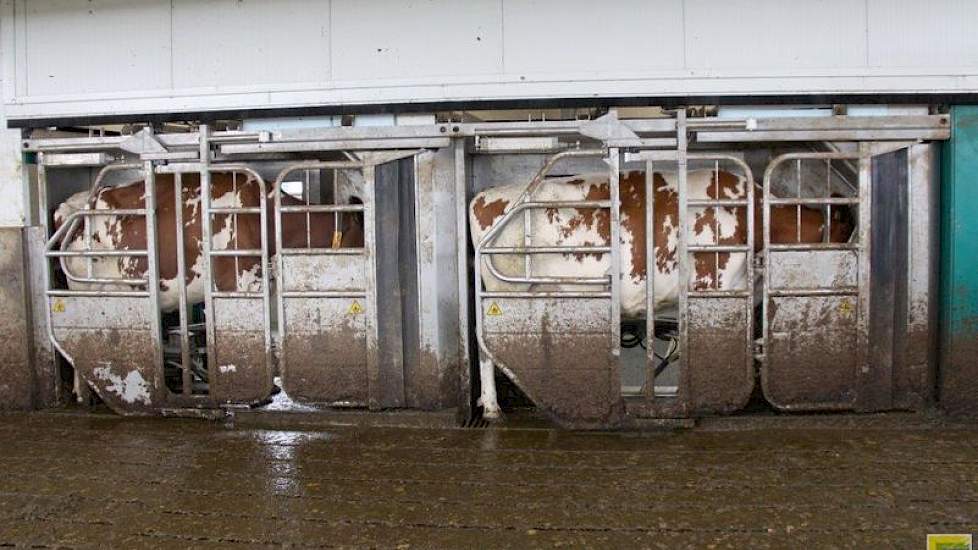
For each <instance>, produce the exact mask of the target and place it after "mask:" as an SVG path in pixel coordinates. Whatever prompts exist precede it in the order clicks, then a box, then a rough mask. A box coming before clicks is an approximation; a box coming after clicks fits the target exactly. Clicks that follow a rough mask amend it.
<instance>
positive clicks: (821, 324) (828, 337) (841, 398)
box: [762, 296, 860, 410]
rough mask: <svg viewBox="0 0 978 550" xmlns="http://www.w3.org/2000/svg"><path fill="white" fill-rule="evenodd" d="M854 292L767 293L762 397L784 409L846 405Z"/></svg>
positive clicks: (854, 342)
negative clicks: (813, 294)
mask: <svg viewBox="0 0 978 550" xmlns="http://www.w3.org/2000/svg"><path fill="white" fill-rule="evenodd" d="M855 302H856V300H855V297H853V296H823V297H784V298H771V299H770V301H769V307H768V308H767V312H768V313H767V315H768V319H767V322H768V336H767V342H766V350H765V352H766V355H767V358H768V359H767V363H766V365H765V368H764V369H763V370H762V381H763V384H764V396H765V397H766V398H767V399H768V400H769V401H770V402H771V403H772V404H773V405H774V406H776V407H778V408H780V409H786V410H818V409H848V408H852V407H854V406H855V404H856V398H857V384H856V383H857V375H858V369H859V364H860V353H859V342H858V340H859V339H858V317H859V313H858V312H857V309H856V305H855Z"/></svg>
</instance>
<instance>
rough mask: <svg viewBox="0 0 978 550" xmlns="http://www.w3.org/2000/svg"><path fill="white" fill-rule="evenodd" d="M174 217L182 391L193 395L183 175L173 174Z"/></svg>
mask: <svg viewBox="0 0 978 550" xmlns="http://www.w3.org/2000/svg"><path fill="white" fill-rule="evenodd" d="M173 195H174V199H173V202H174V204H173V208H174V210H173V215H174V222H175V224H174V225H175V226H176V233H177V234H176V239H177V292H178V293H179V295H178V298H179V301H180V306H179V307H180V310H179V311H180V363H181V366H182V367H183V370H182V371H181V373H180V375H181V389H182V392H183V394H184V395H190V394H192V393H193V380H192V379H191V376H190V372H191V370H190V328H189V325H190V322H189V320H188V315H189V313H188V311H187V259H186V256H185V254H186V252H185V250H184V242H183V237H184V228H183V174H181V173H179V172H177V173H176V174H173Z"/></svg>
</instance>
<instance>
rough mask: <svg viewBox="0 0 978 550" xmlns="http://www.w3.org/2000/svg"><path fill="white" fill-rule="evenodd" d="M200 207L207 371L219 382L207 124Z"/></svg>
mask: <svg viewBox="0 0 978 550" xmlns="http://www.w3.org/2000/svg"><path fill="white" fill-rule="evenodd" d="M199 135H200V144H199V145H200V205H201V216H200V220H201V227H200V234H201V240H202V241H203V243H202V244H203V246H202V249H201V254H203V255H204V262H203V263H204V273H203V278H204V315H205V317H206V319H205V321H206V323H205V327H206V337H207V370H208V371H209V373H210V376H209V379H210V380H217V364H218V358H217V357H216V350H217V346H216V345H215V341H214V338H215V335H214V323H215V321H216V319H215V318H214V300H213V297H212V292H213V290H214V289H213V286H214V281H213V280H212V278H211V272H212V269H211V244H212V243H211V229H212V228H211V167H210V164H211V155H210V128H209V127H208V126H207V125H206V124H201V125H200V134H199Z"/></svg>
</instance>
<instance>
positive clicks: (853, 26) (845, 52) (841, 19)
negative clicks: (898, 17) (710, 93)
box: [686, 0, 866, 70]
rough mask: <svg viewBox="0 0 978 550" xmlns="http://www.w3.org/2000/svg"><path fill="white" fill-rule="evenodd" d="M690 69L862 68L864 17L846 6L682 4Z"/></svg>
mask: <svg viewBox="0 0 978 550" xmlns="http://www.w3.org/2000/svg"><path fill="white" fill-rule="evenodd" d="M686 28H687V29H688V31H687V41H686V46H687V64H688V66H689V67H691V68H697V69H709V70H723V69H741V68H750V69H767V70H771V69H791V70H794V69H803V68H850V67H860V66H864V65H865V63H866V13H865V9H864V5H863V3H862V2H852V1H851V0H805V1H785V0H726V1H724V2H717V1H716V0H687V2H686Z"/></svg>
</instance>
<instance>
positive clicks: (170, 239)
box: [54, 173, 363, 312]
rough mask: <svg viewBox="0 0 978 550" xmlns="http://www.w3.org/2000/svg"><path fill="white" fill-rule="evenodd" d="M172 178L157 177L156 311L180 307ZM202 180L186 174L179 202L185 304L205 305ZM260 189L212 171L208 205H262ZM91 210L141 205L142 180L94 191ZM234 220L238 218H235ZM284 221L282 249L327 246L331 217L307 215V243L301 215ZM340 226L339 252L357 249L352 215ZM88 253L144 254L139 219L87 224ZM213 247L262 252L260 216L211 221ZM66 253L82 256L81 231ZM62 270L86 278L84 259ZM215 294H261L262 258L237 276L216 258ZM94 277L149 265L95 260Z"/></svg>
mask: <svg viewBox="0 0 978 550" xmlns="http://www.w3.org/2000/svg"><path fill="white" fill-rule="evenodd" d="M173 178H174V176H173V175H172V174H160V175H158V176H157V177H156V205H157V236H158V237H157V241H158V256H159V277H160V309H161V310H162V311H164V312H170V311H175V310H176V309H177V308H178V307H179V285H178V281H177V276H178V274H177V240H176V239H177V230H176V215H175V206H176V204H175V200H174V199H175V197H174V192H175V186H174V179H173ZM200 189H201V188H200V176H199V174H196V173H188V174H184V175H183V177H182V185H181V204H182V209H183V210H182V214H183V246H184V265H185V266H186V272H185V273H184V280H185V282H186V285H187V302H188V304H190V305H193V304H197V303H201V302H203V301H204V294H205V281H204V257H203V254H202V247H203V238H202V225H201V218H202V205H201V196H200ZM260 193H261V189H260V186H259V185H258V182H257V181H256V180H255V179H254V178H252V177H250V176H247V177H246V176H245V175H243V174H237V175H234V174H229V173H216V174H213V175H212V177H211V197H212V200H211V205H212V207H215V208H219V207H220V208H226V207H256V206H259V205H260V204H261V202H260V198H261V195H260ZM88 196H89V192H88V191H83V192H80V193H77V194H75V195H73V196H71V197H70V198H68V200H66V201H65V202H64V203H63V204H61V205H60V206H59V207H58V209H57V211H56V212H55V214H54V222H55V226H56V227H59V226H60V225H61V224H62V223H64V221H65V220H66V219H67V217H68V216H69V215H70V214H71V213H73V212H74V211H76V210H79V209H82V208H84V207H85V204H86V202H87V201H88ZM273 202H274V201H273V200H272V198H269V199H268V200H267V201H266V207H267V208H268V235H266V238H267V239H268V243H269V254H274V252H275V250H274V238H273V235H274V232H273V225H272V220H273V219H274V218H273V216H272V215H271V209H272V208H273ZM93 203H94V204H93V207H94V208H95V209H96V210H114V209H135V208H143V207H144V206H145V185H144V182H143V181H142V180H139V181H135V182H131V183H128V184H125V185H119V186H115V187H107V188H103V189H100V190H99V192H98V194H97V196H96V197H94V200H93ZM283 204H286V205H295V204H300V201H298V200H296V199H294V198H292V197H289V196H288V195H283ZM235 218H237V219H235ZM282 218H283V245H284V246H286V247H289V248H306V247H307V246H312V247H314V248H327V247H330V246H332V245H333V231H334V221H333V214H331V213H314V214H311V215H310V219H311V225H312V228H313V231H312V232H311V233H310V237H311V242H310V243H307V242H306V215H305V214H285V215H283V216H282ZM343 222H344V227H343V228H342V230H343V234H342V238H341V243H340V246H341V247H360V246H363V232H362V226H361V225H360V224H358V223H355V222H356V217H355V216H349V215H347V216H344V217H343ZM91 228H92V238H91V249H92V250H145V249H146V222H145V218H144V217H143V216H128V215H124V216H123V215H116V214H106V215H105V216H94V217H92V219H91ZM211 235H212V240H211V243H212V244H211V248H212V249H213V250H223V249H260V248H261V246H262V235H261V218H260V216H259V215H258V214H238V215H236V216H233V215H229V214H216V215H214V216H213V217H212V218H211ZM67 239H68V240H69V242H68V245H67V247H66V249H67V250H85V249H86V244H85V237H84V234H83V231H82V229H81V225H80V224H79V228H78V229H77V230H76V231H74V232H73V233H72V234H71V235H69V236H68V237H67ZM65 265H66V268H67V269H68V270H69V271H70V272H71V273H72V274H73V275H75V276H80V277H85V276H86V270H87V267H86V260H85V259H84V258H78V257H71V258H68V259H67V260H66V263H65ZM211 265H212V270H213V271H212V274H211V277H212V278H213V280H214V289H215V290H218V291H247V292H256V291H260V290H261V279H262V273H261V258H260V257H239V258H238V259H237V273H235V259H234V258H233V257H214V258H213V261H212V264H211ZM93 268H94V269H93V276H94V277H96V278H127V279H138V278H141V277H145V276H146V273H147V270H148V265H147V260H146V258H144V257H131V258H125V257H101V258H95V259H94V262H93ZM69 288H70V289H71V290H109V291H121V290H131V289H132V287H130V286H127V285H122V284H115V283H112V284H90V283H78V282H73V281H70V280H69Z"/></svg>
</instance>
